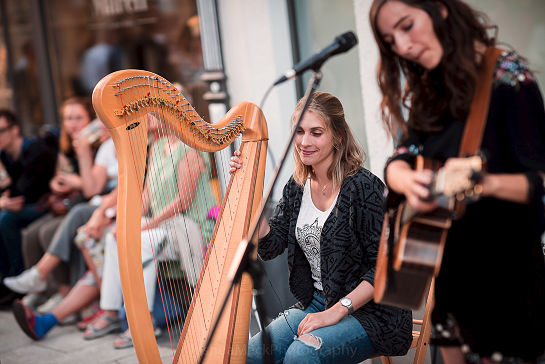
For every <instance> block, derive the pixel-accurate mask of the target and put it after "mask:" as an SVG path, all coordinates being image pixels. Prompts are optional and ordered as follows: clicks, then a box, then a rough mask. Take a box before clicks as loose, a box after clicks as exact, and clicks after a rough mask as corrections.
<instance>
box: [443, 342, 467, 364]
mask: <svg viewBox="0 0 545 364" xmlns="http://www.w3.org/2000/svg"><path fill="white" fill-rule="evenodd" d="M441 355H442V356H443V361H444V362H445V364H465V362H466V361H465V358H464V354H463V353H462V350H461V349H460V348H459V347H456V346H448V347H445V346H441Z"/></svg>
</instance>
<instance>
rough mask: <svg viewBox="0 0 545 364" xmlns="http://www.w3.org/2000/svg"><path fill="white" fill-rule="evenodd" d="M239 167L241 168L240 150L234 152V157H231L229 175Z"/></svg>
mask: <svg viewBox="0 0 545 364" xmlns="http://www.w3.org/2000/svg"><path fill="white" fill-rule="evenodd" d="M240 167H242V159H240V150H235V155H234V156H232V157H231V161H230V162H229V168H230V169H229V174H233V173H235V172H236V171H237V170H238V169H239V168H240Z"/></svg>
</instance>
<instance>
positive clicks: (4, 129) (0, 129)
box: [0, 125, 11, 134]
mask: <svg viewBox="0 0 545 364" xmlns="http://www.w3.org/2000/svg"><path fill="white" fill-rule="evenodd" d="M9 129H11V125H8V126H6V127H5V128H0V134H3V133H4V132H6V131H8V130H9Z"/></svg>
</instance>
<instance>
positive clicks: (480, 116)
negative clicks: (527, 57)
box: [458, 47, 503, 157]
mask: <svg viewBox="0 0 545 364" xmlns="http://www.w3.org/2000/svg"><path fill="white" fill-rule="evenodd" d="M502 52H503V50H501V49H499V48H496V47H488V49H487V50H486V52H485V53H484V59H483V67H481V69H480V70H479V74H478V76H477V84H476V88H475V96H474V97H473V101H472V102H471V107H470V109H469V116H468V118H467V122H466V127H465V129H464V135H463V137H462V143H461V144H460V151H459V153H458V155H459V156H460V157H467V156H470V155H475V154H477V152H478V151H479V148H480V147H481V142H482V139H483V133H484V126H485V124H486V118H487V116H488V106H489V104H490V94H491V90H492V78H493V76H494V70H495V69H496V61H497V60H498V57H499V56H500V55H501V53H502Z"/></svg>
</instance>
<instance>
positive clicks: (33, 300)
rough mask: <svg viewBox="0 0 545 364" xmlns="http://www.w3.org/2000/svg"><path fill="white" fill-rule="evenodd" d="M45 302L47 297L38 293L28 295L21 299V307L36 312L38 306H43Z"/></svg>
mask: <svg viewBox="0 0 545 364" xmlns="http://www.w3.org/2000/svg"><path fill="white" fill-rule="evenodd" d="M45 301H47V297H46V296H44V295H43V294H40V293H29V294H27V295H25V296H24V297H23V299H21V302H23V305H25V306H26V307H28V308H29V309H31V310H33V311H34V310H36V309H37V308H38V306H40V305H43V304H44V302H45Z"/></svg>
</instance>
